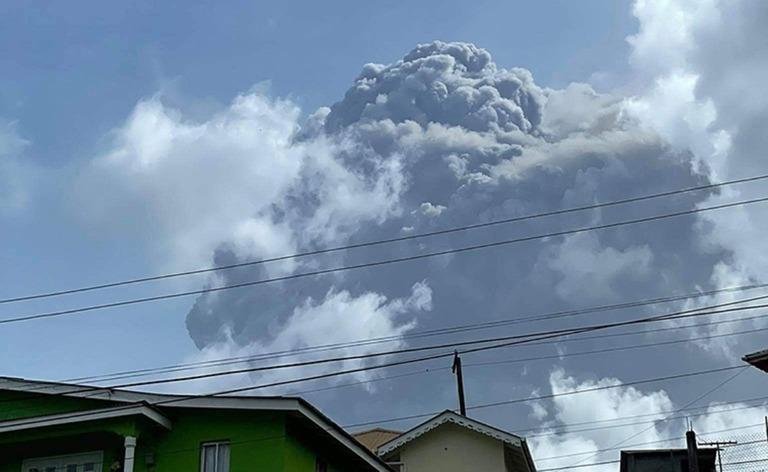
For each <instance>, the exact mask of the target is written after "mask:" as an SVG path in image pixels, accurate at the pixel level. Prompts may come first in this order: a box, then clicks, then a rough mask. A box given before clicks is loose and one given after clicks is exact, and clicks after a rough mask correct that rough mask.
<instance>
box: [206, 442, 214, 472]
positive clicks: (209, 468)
mask: <svg viewBox="0 0 768 472" xmlns="http://www.w3.org/2000/svg"><path fill="white" fill-rule="evenodd" d="M203 472H216V445H215V444H211V445H209V446H203Z"/></svg>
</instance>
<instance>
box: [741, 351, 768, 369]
mask: <svg viewBox="0 0 768 472" xmlns="http://www.w3.org/2000/svg"><path fill="white" fill-rule="evenodd" d="M741 359H742V360H743V361H744V362H747V363H748V364H751V365H753V366H755V367H757V368H758V369H760V370H762V371H763V372H768V349H766V350H764V351H760V352H754V353H752V354H747V355H746V356H744V357H742V358H741Z"/></svg>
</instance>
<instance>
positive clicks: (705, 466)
mask: <svg viewBox="0 0 768 472" xmlns="http://www.w3.org/2000/svg"><path fill="white" fill-rule="evenodd" d="M696 452H697V456H698V459H699V467H700V470H713V469H714V467H715V461H716V460H717V449H715V448H699V449H698V450H697V451H696ZM651 457H655V458H657V459H656V460H658V458H659V457H660V458H662V459H663V458H665V457H667V458H673V457H677V458H681V459H684V460H687V457H688V450H687V449H645V450H642V449H641V450H632V451H621V461H620V465H619V472H633V471H634V470H636V469H637V468H636V467H635V466H634V464H633V460H637V459H638V458H640V459H642V458H651Z"/></svg>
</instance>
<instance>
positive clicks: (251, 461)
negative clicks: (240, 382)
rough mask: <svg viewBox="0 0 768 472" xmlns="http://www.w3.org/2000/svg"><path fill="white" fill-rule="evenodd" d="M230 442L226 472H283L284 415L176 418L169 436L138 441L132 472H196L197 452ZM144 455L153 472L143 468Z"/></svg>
mask: <svg viewBox="0 0 768 472" xmlns="http://www.w3.org/2000/svg"><path fill="white" fill-rule="evenodd" d="M213 441H229V442H230V469H229V470H230V472H253V471H261V470H269V471H275V472H284V471H286V463H285V448H286V436H285V419H284V415H283V413H282V412H264V411H259V412H243V411H231V410H197V409H188V410H184V411H183V412H179V413H178V414H176V415H174V418H173V431H172V432H168V433H164V434H162V435H160V436H159V437H157V438H146V439H145V440H142V438H139V444H138V447H137V448H136V458H137V459H136V469H135V471H136V472H176V471H197V470H200V446H201V445H202V444H203V443H206V442H213ZM147 452H153V453H154V456H155V467H154V469H148V468H147V467H146V466H145V465H144V458H145V456H146V453H147Z"/></svg>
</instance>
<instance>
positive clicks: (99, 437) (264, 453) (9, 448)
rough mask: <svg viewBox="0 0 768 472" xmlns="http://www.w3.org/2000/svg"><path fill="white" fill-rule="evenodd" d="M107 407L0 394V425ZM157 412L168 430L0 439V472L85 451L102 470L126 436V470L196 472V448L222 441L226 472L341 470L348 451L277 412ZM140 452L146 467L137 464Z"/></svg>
mask: <svg viewBox="0 0 768 472" xmlns="http://www.w3.org/2000/svg"><path fill="white" fill-rule="evenodd" d="M114 405H119V404H118V403H113V402H108V401H102V400H89V399H79V398H70V397H61V396H52V395H39V394H25V393H19V392H8V391H2V390H0V421H4V420H8V419H17V418H29V417H32V416H41V415H49V414H55V413H68V412H77V411H83V410H89V409H94V408H106V407H109V406H114ZM161 409H162V410H163V413H164V414H165V415H166V416H168V417H169V419H170V420H171V421H172V423H173V429H172V430H171V431H168V430H167V429H165V428H163V427H161V426H159V425H157V424H155V423H153V422H151V421H149V420H148V419H146V418H144V417H139V416H135V417H130V418H118V419H109V420H98V421H89V422H86V423H79V424H74V425H64V426H56V427H46V428H38V429H33V430H29V431H24V432H13V433H4V434H0V472H20V471H21V463H22V461H23V460H24V459H25V458H33V457H46V456H57V455H65V454H75V453H81V452H91V451H103V452H104V464H103V467H102V471H103V472H108V471H109V467H110V466H111V465H112V464H113V463H114V462H115V461H119V462H120V463H122V456H123V451H124V449H123V441H124V437H125V436H126V435H130V436H135V437H138V446H137V449H136V462H135V467H134V472H181V471H184V472H187V471H188V472H196V471H199V470H200V451H201V446H202V444H204V443H206V442H214V441H228V442H229V443H230V472H261V471H269V472H315V470H316V461H317V457H318V456H319V457H322V458H323V459H324V460H326V461H328V463H329V466H328V470H329V472H342V471H343V470H347V469H349V467H346V466H345V467H339V466H338V464H336V463H335V462H337V460H336V459H337V458H336V457H334V454H339V453H342V454H344V455H345V456H349V455H350V452H349V451H346V450H343V448H341V446H339V445H338V444H336V445H333V446H332V447H331V449H332V450H333V451H334V452H330V451H325V450H324V449H325V448H326V446H323V445H321V444H320V443H318V442H317V440H316V438H312V437H310V436H306V435H305V434H304V433H302V434H299V435H297V434H295V433H294V431H293V429H291V430H289V429H288V428H287V426H286V425H287V417H286V413H284V412H279V411H274V412H272V411H260V410H223V409H191V408H161ZM292 421H295V418H294V419H293V420H292ZM342 451H343V452H342ZM148 454H150V455H151V456H152V457H153V458H154V466H148V465H147V464H146V463H145V461H146V458H147V456H148ZM328 455H330V456H331V457H327V456H328ZM348 459H349V457H347V459H345V460H348ZM355 469H357V467H355Z"/></svg>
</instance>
